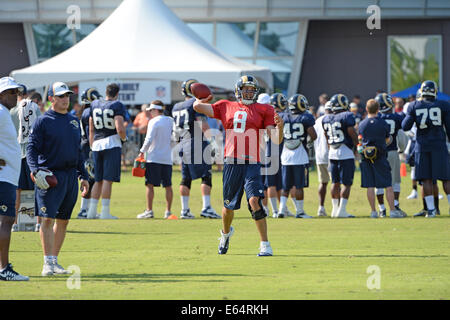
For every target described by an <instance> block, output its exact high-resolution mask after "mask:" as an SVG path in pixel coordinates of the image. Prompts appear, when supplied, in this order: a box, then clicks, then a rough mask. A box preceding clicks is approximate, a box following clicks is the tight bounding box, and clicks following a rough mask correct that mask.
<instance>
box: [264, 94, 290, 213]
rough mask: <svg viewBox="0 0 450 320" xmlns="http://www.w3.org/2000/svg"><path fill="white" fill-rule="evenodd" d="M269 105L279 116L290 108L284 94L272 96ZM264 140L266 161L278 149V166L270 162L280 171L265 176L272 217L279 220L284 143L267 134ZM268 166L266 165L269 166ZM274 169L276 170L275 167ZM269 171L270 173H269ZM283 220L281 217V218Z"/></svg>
mask: <svg viewBox="0 0 450 320" xmlns="http://www.w3.org/2000/svg"><path fill="white" fill-rule="evenodd" d="M269 104H270V105H271V106H272V107H274V108H275V112H276V113H278V115H280V116H281V115H282V114H283V113H284V112H285V111H286V108H287V106H288V101H287V99H286V97H285V96H284V95H283V94H282V93H274V94H272V95H271V96H270V100H269ZM264 138H265V139H266V138H267V139H266V154H265V156H266V159H267V160H271V157H272V156H274V155H273V154H272V150H276V149H274V148H278V164H274V163H272V162H270V166H274V165H275V166H277V167H278V170H276V173H275V174H268V173H266V174H265V175H264V176H263V182H264V186H265V187H267V198H268V199H269V201H268V202H270V205H271V207H272V217H273V218H278V204H277V201H279V200H280V197H281V188H282V181H281V153H282V151H283V142H281V143H280V144H276V143H274V142H272V140H270V139H269V137H268V135H267V134H265V135H264ZM267 165H268V164H266V166H267ZM273 169H276V168H275V167H273ZM268 170H269V171H268ZM271 170H272V169H271V168H266V172H269V173H270V171H271ZM280 218H281V217H280Z"/></svg>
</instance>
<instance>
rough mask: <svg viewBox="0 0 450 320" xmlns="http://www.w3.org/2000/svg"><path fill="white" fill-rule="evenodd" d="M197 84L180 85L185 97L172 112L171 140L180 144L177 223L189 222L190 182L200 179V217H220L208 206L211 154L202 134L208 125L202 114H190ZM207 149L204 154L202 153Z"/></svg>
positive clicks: (210, 186)
mask: <svg viewBox="0 0 450 320" xmlns="http://www.w3.org/2000/svg"><path fill="white" fill-rule="evenodd" d="M194 83H197V80H194V79H189V80H186V81H184V82H183V83H182V85H181V92H182V94H183V95H184V97H185V100H184V101H182V102H178V103H176V104H175V105H174V106H173V108H172V117H173V119H174V128H173V132H174V136H175V139H176V140H177V141H179V143H180V144H181V153H182V162H181V176H182V179H181V183H180V195H181V215H180V217H181V219H193V218H195V216H194V215H193V214H192V213H191V210H190V208H189V195H190V189H191V183H192V180H195V179H199V178H200V179H201V180H202V183H201V187H200V189H201V192H202V199H203V207H202V211H201V213H200V215H201V216H202V217H205V218H213V219H220V216H219V215H218V214H217V213H216V211H215V210H214V209H213V208H212V206H211V188H212V173H211V164H212V158H211V152H209V153H208V150H210V148H208V146H209V142H208V141H207V140H206V139H205V133H206V132H207V131H208V130H209V125H208V121H207V120H206V117H205V116H204V115H203V114H200V113H197V112H196V111H195V110H194V107H193V104H194V102H195V100H196V99H195V98H194V96H193V94H192V91H191V85H192V84H194ZM205 149H208V150H205Z"/></svg>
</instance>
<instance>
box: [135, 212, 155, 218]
mask: <svg viewBox="0 0 450 320" xmlns="http://www.w3.org/2000/svg"><path fill="white" fill-rule="evenodd" d="M136 218H138V219H151V218H153V211H152V210H145V211H144V212H142V213H141V214H138V215H137V216H136Z"/></svg>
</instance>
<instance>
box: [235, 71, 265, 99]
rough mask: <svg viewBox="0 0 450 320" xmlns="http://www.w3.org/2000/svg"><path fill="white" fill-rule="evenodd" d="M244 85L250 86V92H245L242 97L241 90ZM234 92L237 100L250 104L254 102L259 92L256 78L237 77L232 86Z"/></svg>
mask: <svg viewBox="0 0 450 320" xmlns="http://www.w3.org/2000/svg"><path fill="white" fill-rule="evenodd" d="M244 87H252V88H253V91H252V92H246V93H245V95H247V94H249V93H250V94H249V95H247V96H246V97H244V94H243V92H242V90H243V88H244ZM234 94H235V96H236V99H237V100H238V101H241V102H242V103H243V104H245V105H250V104H252V103H255V102H256V100H257V99H258V94H259V85H258V80H256V78H255V77H254V76H242V77H240V78H239V80H238V81H237V82H236V84H235V86H234Z"/></svg>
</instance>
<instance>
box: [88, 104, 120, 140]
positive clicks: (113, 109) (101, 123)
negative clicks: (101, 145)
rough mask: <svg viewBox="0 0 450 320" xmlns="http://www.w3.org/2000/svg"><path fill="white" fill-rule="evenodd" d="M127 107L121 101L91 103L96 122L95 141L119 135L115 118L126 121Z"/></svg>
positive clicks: (92, 114) (93, 117) (93, 118)
mask: <svg viewBox="0 0 450 320" xmlns="http://www.w3.org/2000/svg"><path fill="white" fill-rule="evenodd" d="M125 111H126V110H125V107H124V105H123V104H122V103H121V102H120V101H108V100H95V101H93V102H92V103H91V117H92V120H93V122H94V141H96V140H99V139H103V138H107V137H109V136H113V135H115V134H117V130H116V124H115V121H114V117H116V116H122V117H123V118H124V121H126V119H125Z"/></svg>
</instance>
